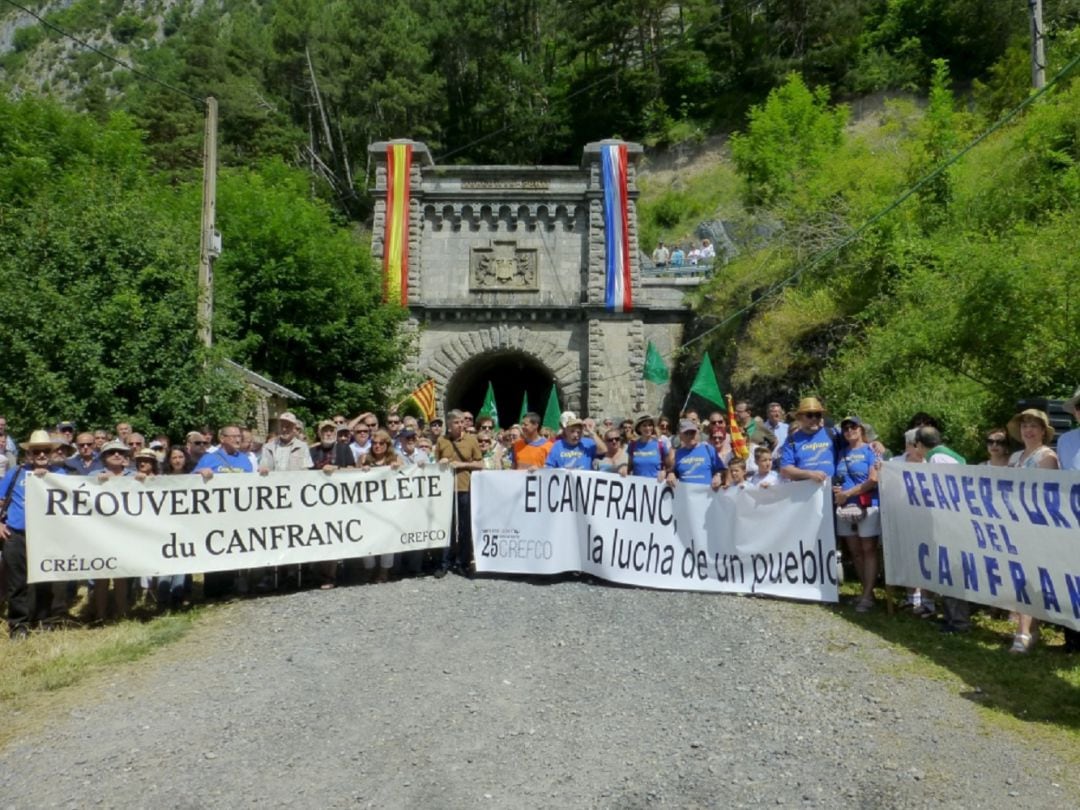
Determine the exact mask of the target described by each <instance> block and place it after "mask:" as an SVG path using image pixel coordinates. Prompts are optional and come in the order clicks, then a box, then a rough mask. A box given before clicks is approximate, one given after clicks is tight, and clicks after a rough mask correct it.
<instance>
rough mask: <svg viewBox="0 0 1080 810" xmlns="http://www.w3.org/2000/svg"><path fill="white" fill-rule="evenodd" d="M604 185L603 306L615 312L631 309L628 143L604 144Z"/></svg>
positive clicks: (602, 167)
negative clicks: (627, 175)
mask: <svg viewBox="0 0 1080 810" xmlns="http://www.w3.org/2000/svg"><path fill="white" fill-rule="evenodd" d="M600 157H601V169H602V172H603V185H604V253H605V256H606V259H605V265H604V266H605V278H606V281H605V286H604V306H606V307H607V308H608V309H609V310H611V311H613V312H629V311H630V309H631V304H632V302H631V298H630V228H629V207H628V197H627V188H626V144H624V143H622V144H607V145H605V146H602V147H601V151H600Z"/></svg>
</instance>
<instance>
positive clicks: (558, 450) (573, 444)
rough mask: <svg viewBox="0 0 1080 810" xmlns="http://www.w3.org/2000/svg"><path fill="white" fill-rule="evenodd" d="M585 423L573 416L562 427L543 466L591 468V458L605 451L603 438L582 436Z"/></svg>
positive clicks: (567, 468)
mask: <svg viewBox="0 0 1080 810" xmlns="http://www.w3.org/2000/svg"><path fill="white" fill-rule="evenodd" d="M584 428H585V423H584V422H583V421H582V420H581V419H579V418H578V417H576V416H574V417H571V418H570V419H569V420H568V421H567V423H566V425H565V426H564V427H563V436H562V438H561V439H559V440H558V441H556V442H555V444H553V445H552V446H551V450H550V451H548V455H547V461H546V462H545V463H544V466H546V467H550V468H553V469H559V470H591V469H592V463H593V459H595V458H598V457H599V456H602V455H604V453H606V452H607V445H606V444H604V442H603V440H601V439H599V438H596V439H591V438H589V437H588V436H582V431H583V430H584Z"/></svg>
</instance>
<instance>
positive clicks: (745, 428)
mask: <svg viewBox="0 0 1080 810" xmlns="http://www.w3.org/2000/svg"><path fill="white" fill-rule="evenodd" d="M1065 408H1066V409H1067V410H1068V411H1069V412H1070V413H1072V414H1073V415H1074V416H1075V417H1076V418H1077V420H1078V421H1080V388H1078V389H1077V391H1076V393H1075V394H1074V395H1073V397H1072V398H1071V399H1069V400H1068V401H1067V402H1066V403H1065ZM907 427H908V430H907V432H906V433H905V437H904V438H905V447H904V448H903V450H902V451H901V452H899V453H897V454H895V455H894V454H892V453H891V452H890V451H889V449H888V448H886V447H885V446H884V445H883V444H882V443H881V441H880V440H879V438H878V436H877V434H876V433H875V432H874V430H873V428H872V427H871V426H870V425H868V424H865V423H864V422H863V421H862V420H861V419H859V418H858V417H857V416H847V417H844V418H842V419H841V420H840V421H839V423H838V424H836V423H833V422H832V421H830V420H829V419H828V416H827V413H826V410H825V408H824V406H823V405H822V403H821V402H820V401H819V400H817V399H816V398H814V397H806V398H803V399H802V400H801V401H800V402H799V404H798V406H797V407H796V408H794V410H793V411H791V412H790V413H789V412H788V411H787V410H786V409H785V408H784V406H783V405H781V404H780V403H778V402H771V403H769V404H768V405H767V407H766V409H765V416H764V417H757V416H755V415H754V414H753V412H752V408H751V405H750V403H749V402H748V401H745V400H742V401H739V402H736V403H735V404H734V414H733V416H732V417H730V418H729V415H728V414H727V413H725V412H724V411H721V410H714V411H711V412H709V413H708V414H707V416H706V417H705V418H702V416H701V413H700V412H699V411H697V410H694V409H686V410H684V411H683V412H682V413H680V414H679V417H678V419H677V420H674V421H673V420H671V419H668V418H667V417H665V416H662V415H661V416H653V415H651V414H640V415H638V416H636V417H634V418H611V417H607V418H593V417H579V416H578V415H576V414H575V413H573V412H571V411H566V412H564V413H563V414H562V415H561V417H560V420H559V425H558V427H545V426H544V425H543V420H542V419H541V417H540V416H539V414H536V413H526V414H524V415H523V417H522V418H521V421H520V423H517V424H513V425H510V426H509V427H505V428H500V427H499V426H498V425H497V424H496V421H495V419H494V418H493V417H492V416H491V415H488V414H484V413H482V414H480V415H479V416H478V417H474V416H473V414H472V413H471V412H469V411H465V410H452V411H450V412H449V413H447V415H446V418H445V420H444V419H442V418H436V419H432V420H431V421H430V422H429V423H427V424H422V423H421V422H420V421H419V420H418V419H417V418H416V417H414V416H410V415H402V414H399V413H398V412H396V411H390V412H389V413H387V414H386V416H385V418H384V419H383V420H380V418H379V416H378V415H376V414H375V413H372V412H367V413H362V414H359V415H358V416H355V417H352V418H348V417H346V416H345V415H342V414H337V415H334V416H333V417H331V418H328V419H325V420H323V421H320V422H318V423H317V424H316V425H315V427H314V429H313V430H312V431H311V432H310V435H309V433H308V430H307V428H306V427H305V425H304V424H303V422H302V421H301V420H300V419H298V418H297V416H296V415H295V414H293V413H289V412H286V413H282V414H281V415H280V416H279V417H278V418H277V427H276V433H274V434H272V435H270V436H267V437H266V438H265V440H263V441H259V440H258V437H256V436H255V435H254V434H253V432H252V430H251V429H249V428H248V427H245V426H243V425H237V424H227V425H223V426H221V427H220V428H219V429H218V430H217V432H216V434H215V433H213V432H212V431H211V430H210V429H209V428H200V429H196V430H191V431H188V432H187V433H186V434H185V435H184V439H183V441H182V442H179V443H173V442H172V441H171V440H170V437H169V436H168V435H165V434H157V435H154V436H153V437H152V438H151V439H150V440H149V441H147V439H146V437H145V436H144V435H143V434H141V433H139V432H136V431H135V430H133V428H132V425H131V424H129V423H127V422H121V423H119V424H117V425H116V426H115V430H111V431H110V430H105V429H95V430H92V431H90V430H83V431H80V430H78V429H77V426H76V425H75V424H74V423H73V422H69V421H65V422H60V423H59V424H57V425H56V429H55V431H53V432H49V431H45V430H36V431H34V432H33V433H32V434H31V435H30V437H29V438H28V439H27V440H26V441H25V442H22V443H21V444H17V443H16V442H15V440H14V439H13V438H12V437H11V436H10V435H9V434H8V431H7V420H6V419H5V418H3V417H0V449H2V451H3V452H2V453H0V474H2V480H0V540H3V546H2V557H0V591H2V594H0V596H3V597H5V598H6V600H7V620H8V626H9V632H10V634H11V636H12V637H13V638H22V637H25V635H26V634H27V633H28V632H29V630H30V628H31V627H33V626H39V625H40V626H50V624H51V623H55V622H57V620H71V618H72V617H71V616H70V610H71V609H72V606H73V604H74V602H75V601H76V598H77V595H78V593H79V591H80V585H81V584H82V583H76V582H70V583H60V584H56V585H53V584H47V585H36V586H30V585H28V584H27V566H26V515H25V496H24V492H25V481H26V476H28V475H44V474H46V473H47V472H54V473H60V474H65V475H79V476H90V477H93V478H95V479H97V480H98V481H102V482H104V481H106V480H108V479H109V478H110V477H118V476H132V477H133V478H134V479H135V480H138V481H145V480H146V479H148V478H150V477H153V476H158V475H200V476H202V477H203V478H204V479H207V480H209V479H211V478H213V477H214V476H216V475H222V474H236V473H241V474H242V473H249V474H266V473H269V472H280V471H295V470H322V471H324V472H327V473H332V472H334V471H335V470H338V469H349V468H358V469H361V470H365V469H373V468H377V467H388V468H391V469H401V468H404V467H408V466H412V465H419V466H423V465H427V464H439V465H442V466H444V467H446V468H449V469H450V470H452V471H453V473H454V482H455V483H454V488H455V509H454V524H453V530H452V542H451V543H450V545H449V546H447V547H446V548H445V549H439V550H438V551H437V552H435V553H426V552H410V553H405V554H397V555H395V554H385V555H381V556H378V557H364V558H361V559H360V560H359V561H355V560H345V561H340V562H330V563H315V564H312V565H310V566H290V567H287V568H284V569H262V570H254V571H251V570H249V571H236V572H226V573H207V574H205V575H203V588H202V593H201V596H203V597H206V598H216V597H221V596H227V595H230V594H239V595H243V594H247V593H249V592H267V591H273V590H277V589H280V588H292V587H301V586H304V585H307V586H317V587H320V588H324V589H329V588H333V587H335V586H336V585H337V584H339V583H340V582H343V581H344V582H353V581H358V580H359V581H364V582H370V583H379V582H386V581H388V580H389V579H390V578H391V577H394V576H415V575H422V574H431V575H433V576H435V577H442V576H445V575H446V574H447V573H448V572H457V573H459V574H461V575H464V576H472V575H473V571H474V565H473V551H472V541H471V536H470V534H471V533H470V499H469V494H470V482H471V475H472V473H473V472H475V471H478V470H537V469H541V468H555V469H568V470H599V471H603V472H610V473H615V474H618V475H624V476H625V475H632V476H644V477H647V478H651V479H654V480H656V481H659V482H663V483H666V484H668V485H670V486H678V485H679V484H680V483H695V484H703V485H707V486H710V487H712V488H713V489H714V490H717V491H726V492H735V491H737V490H739V489H747V488H750V489H753V488H767V487H772V486H780V485H782V484H783V482H785V481H800V480H809V481H817V482H819V483H821V484H822V485H823V486H825V485H828V486H831V490H832V495H833V501H834V506H835V510H836V536H837V541H838V545H840V546H841V547H842V548H846V552H847V563H848V567H849V569H850V570H851V571H852V572H854V576H855V577H856V579H857V580H858V582H859V585H860V593H859V596H858V597H857V599H856V602H855V610H856V611H858V612H867V611H870V610H872V609H873V607H874V604H875V586H876V585H877V584H878V581H879V577H880V574H881V564H880V560H881V555H880V541H881V520H880V514H879V501H878V494H877V483H878V475H879V470H880V469H881V465H882V464H883V463H887V462H888V461H889V460H891V459H894V458H895V459H898V460H902V461H907V462H919V463H923V462H925V463H931V464H958V463H959V464H962V463H967V462H966V459H964V458H963V457H962V456H960V455H959V454H958V453H956V452H955V451H954V450H952V449H951V448H949V447H948V446H947V445H946V444H945V443H944V441H943V438H942V432H941V425H940V424H939V423H938V422H937V421H936V420H935V419H934V418H933V417H932V416H930V415H929V414H926V413H918V414H915V415H914V416H913V417H912V418H911V420H910V423H909V424H908V426H907ZM734 428H737V431H735V433H736V435H735V436H733V435H732V432H733V431H732V429H734ZM1053 438H1054V428H1053V427H1052V425H1051V424H1050V420H1049V418H1048V416H1047V414H1046V413H1045V412H1043V411H1041V410H1036V409H1025V410H1023V411H1021V412H1020V413H1018V414H1016V415H1015V416H1014V417H1013V419H1011V420H1010V421H1009V423H1008V425H1007V426H1006V427H1003V428H1001V427H999V428H993V429H991V430H989V431H988V432H987V434H986V448H987V458H986V460H985V461H983V462H982V463H984V464H988V465H991V466H1010V467H1020V468H1031V467H1040V468H1044V469H1059V468H1060V469H1074V470H1075V469H1080V428H1076V429H1073V430H1071V431H1069V432H1067V433H1065V434H1064V435H1062V436H1060V437H1059V438H1058V441H1057V445H1056V447H1057V449H1056V451H1055V450H1054V449H1051V446H1050V445H1051V443H1052V440H1053ZM20 451H21V452H20ZM86 586H87V588H88V598H87V599H86V601H85V604H84V607H83V611H84V612H83V614H82V616H81V618H82V619H85V620H89V621H93V622H103V621H106V620H108V619H110V618H120V617H124V616H126V615H127V614H128V612H129V610H130V609H131V607H132V605H133V603H135V601H136V600H137V599H139V598H140V596H141V595H143V594H145V597H144V599H145V600H146V601H147V602H149V603H150V604H151V605H153V606H154V607H155V608H156V609H159V610H168V609H178V608H180V607H183V606H184V605H186V604H189V603H190V601H191V599H192V598H193V595H194V592H193V583H192V578H191V577H190V576H183V575H180V576H173V577H163V578H158V579H157V580H156V581H149V580H142V581H129V580H126V579H117V580H112V581H110V580H104V579H97V580H93V581H92V582H89V583H86ZM110 595H111V597H112V598H111V599H110ZM905 604H906V606H908V607H910V608H911V609H912V610H913V611H914V612H915V613H917V614H918V615H920V616H923V617H927V618H929V617H936V616H937V615H938V611H939V608H940V612H941V629H942V631H943V632H949V633H962V632H966V631H968V630H969V629H970V627H971V617H970V613H971V606H970V605H969V604H968V603H966V602H964V601H962V600H958V599H953V598H949V597H943V598H940V599H936V600H935V598H934V594H931V593H928V592H920V591H919V590H913V591H911V592H909V594H908V598H907V600H906V603H905ZM1015 621H1016V633H1015V636H1014V639H1013V644H1012V647H1011V650H1012V651H1013V652H1016V653H1024V652H1027V651H1028V650H1030V649H1031V648H1032V646H1033V645H1034V644H1036V643H1037V641H1038V637H1039V628H1038V622H1037V621H1036V620H1035V619H1033V618H1032V617H1030V616H1025V615H1018V616H1016V617H1015ZM1066 646H1067V648H1068V649H1069V650H1071V651H1076V650H1078V649H1080V637H1078V634H1077V633H1075V632H1072V631H1067V632H1066Z"/></svg>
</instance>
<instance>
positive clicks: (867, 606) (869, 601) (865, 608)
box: [855, 596, 874, 613]
mask: <svg viewBox="0 0 1080 810" xmlns="http://www.w3.org/2000/svg"><path fill="white" fill-rule="evenodd" d="M873 607H874V598H873V597H872V596H864V597H863V598H862V599H860V600H859V601H858V602H856V603H855V612H856V613H869V612H870V611H871V609H872V608H873Z"/></svg>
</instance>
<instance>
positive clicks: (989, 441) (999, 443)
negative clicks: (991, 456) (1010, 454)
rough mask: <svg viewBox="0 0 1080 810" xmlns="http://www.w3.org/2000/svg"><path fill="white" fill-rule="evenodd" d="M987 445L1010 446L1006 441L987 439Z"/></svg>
mask: <svg viewBox="0 0 1080 810" xmlns="http://www.w3.org/2000/svg"><path fill="white" fill-rule="evenodd" d="M986 443H987V444H996V445H1000V446H1001V447H1006V446H1008V444H1009V442H1008V440H1006V439H987V440H986Z"/></svg>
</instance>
